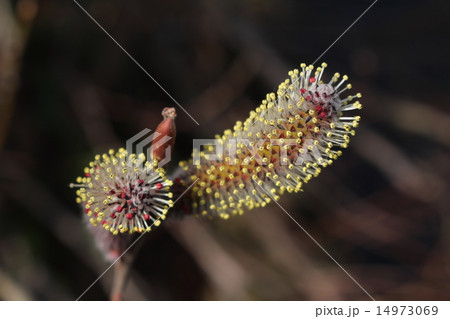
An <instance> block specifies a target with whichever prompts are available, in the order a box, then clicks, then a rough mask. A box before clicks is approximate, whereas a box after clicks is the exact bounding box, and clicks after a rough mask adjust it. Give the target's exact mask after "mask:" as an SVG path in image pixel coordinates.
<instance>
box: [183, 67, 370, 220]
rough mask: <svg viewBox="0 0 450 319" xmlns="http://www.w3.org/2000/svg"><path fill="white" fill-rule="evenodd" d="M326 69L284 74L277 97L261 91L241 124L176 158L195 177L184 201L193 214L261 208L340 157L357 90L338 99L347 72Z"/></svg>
mask: <svg viewBox="0 0 450 319" xmlns="http://www.w3.org/2000/svg"><path fill="white" fill-rule="evenodd" d="M326 66H327V65H326V64H325V63H323V64H322V66H321V67H318V68H316V69H315V70H314V67H313V66H312V65H310V66H306V65H305V64H301V69H300V70H293V71H290V72H289V77H290V78H289V79H287V80H285V81H284V82H283V83H281V84H280V86H279V87H278V91H277V95H275V94H274V93H271V94H268V95H267V97H266V99H265V100H263V101H262V103H261V105H260V106H259V107H258V108H256V110H254V111H252V112H250V116H249V118H248V119H247V120H245V122H240V121H239V122H237V123H236V125H235V126H234V129H233V130H226V131H225V132H224V134H223V136H217V137H216V139H217V142H216V143H215V146H212V145H210V146H209V147H207V148H206V150H203V151H200V152H199V153H197V152H196V150H194V153H193V160H191V161H189V162H182V163H180V165H181V166H182V167H183V168H184V169H185V170H186V171H187V172H188V176H189V177H188V179H190V180H191V181H195V180H197V179H198V181H197V182H196V183H195V185H194V186H193V187H192V191H191V192H190V195H189V196H191V198H190V200H189V201H188V202H189V203H190V206H191V207H190V210H191V211H192V213H193V214H196V215H210V216H219V217H222V218H224V219H226V218H228V217H229V216H231V215H236V214H242V213H243V212H244V209H245V208H247V209H253V208H255V207H259V206H265V205H266V204H267V203H269V202H270V201H271V199H274V200H278V198H279V195H281V194H283V193H284V192H285V191H287V192H298V191H300V190H301V189H302V187H303V185H304V184H306V183H307V182H308V181H309V180H310V179H311V178H312V177H316V176H318V175H319V173H320V172H321V170H322V168H323V167H326V166H328V165H330V164H331V163H332V162H333V160H335V159H337V158H338V157H339V156H340V155H341V150H340V148H346V147H347V146H348V144H349V141H350V135H354V134H355V131H354V128H356V127H357V126H358V122H359V120H360V116H356V115H354V114H353V112H350V111H353V110H356V109H361V107H362V106H361V103H359V102H358V101H357V98H360V97H361V94H360V93H357V94H355V95H349V96H347V97H345V98H343V97H342V95H343V93H344V92H345V91H347V90H349V89H351V84H346V83H345V82H346V81H347V80H348V77H347V76H346V75H344V76H342V77H341V76H340V75H339V73H335V74H334V75H333V77H332V78H331V80H330V81H329V82H326V81H324V80H323V79H322V75H323V72H324V69H325V68H326ZM186 182H187V183H188V182H190V181H189V180H188V181H186Z"/></svg>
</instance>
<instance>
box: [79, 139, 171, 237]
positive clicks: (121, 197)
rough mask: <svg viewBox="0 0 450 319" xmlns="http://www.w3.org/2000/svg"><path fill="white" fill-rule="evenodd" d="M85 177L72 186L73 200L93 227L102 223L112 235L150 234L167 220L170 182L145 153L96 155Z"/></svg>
mask: <svg viewBox="0 0 450 319" xmlns="http://www.w3.org/2000/svg"><path fill="white" fill-rule="evenodd" d="M84 175H85V176H83V177H78V178H77V184H71V187H76V188H78V189H77V191H76V194H77V199H76V201H77V203H80V204H82V205H83V207H84V211H85V213H86V215H87V216H89V217H90V219H89V221H90V222H91V223H92V224H93V225H94V226H97V225H98V224H101V225H102V226H103V227H104V228H105V229H106V230H108V231H110V232H111V233H113V234H114V235H117V234H119V233H126V232H128V233H134V232H146V231H150V230H151V227H152V226H153V225H154V226H158V225H159V224H160V223H161V220H164V219H165V218H166V213H167V211H168V209H169V208H170V207H171V206H172V204H173V201H172V200H171V198H172V193H170V192H169V189H170V186H171V185H172V181H170V180H167V179H165V178H164V170H163V169H162V168H157V162H148V161H146V157H145V155H144V154H139V155H136V154H128V153H127V151H126V150H125V149H123V148H121V149H119V150H118V151H117V152H115V151H114V150H110V151H109V153H108V154H103V155H96V156H95V159H94V161H92V162H90V163H89V166H88V167H86V168H85V169H84Z"/></svg>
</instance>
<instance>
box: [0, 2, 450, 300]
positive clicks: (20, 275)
mask: <svg viewBox="0 0 450 319" xmlns="http://www.w3.org/2000/svg"><path fill="white" fill-rule="evenodd" d="M371 2H372V1H345V2H342V1H331V0H326V1H294V0H228V1H225V0H223V1H219V0H196V1H181V0H164V1H144V0H140V1H112V0H108V1H106V0H96V1H85V0H82V1H81V0H80V4H81V5H82V6H84V7H85V8H86V9H87V10H88V11H89V12H90V13H91V14H92V15H93V16H94V17H95V18H96V19H98V21H99V23H100V24H101V25H102V26H103V27H104V28H105V29H106V30H108V31H109V32H110V33H111V35H112V36H113V37H114V38H115V39H116V40H117V41H118V42H119V43H120V44H121V45H122V46H123V47H124V48H125V49H126V50H128V51H129V52H130V54H131V55H133V57H134V58H135V59H136V60H137V61H138V62H139V63H140V64H141V65H142V66H143V67H144V68H145V69H146V70H147V71H148V72H149V73H150V74H151V75H152V76H154V77H155V78H156V79H157V80H158V81H159V82H160V83H161V85H162V86H163V87H164V88H165V89H166V90H168V91H169V92H170V93H171V94H172V95H173V96H174V97H175V99H177V100H178V101H179V102H180V103H181V104H182V105H183V106H184V107H185V108H186V109H187V110H188V111H189V113H190V114H191V115H192V116H193V117H194V118H195V119H196V120H197V121H198V122H199V124H200V125H199V126H197V125H196V124H195V123H194V122H193V121H192V120H191V119H190V118H189V117H188V116H186V114H184V113H183V112H182V111H181V110H180V109H178V110H177V112H178V118H177V131H178V136H177V142H176V148H175V153H174V155H173V158H174V160H173V161H172V162H171V168H170V170H173V169H174V168H175V167H176V166H177V163H178V161H179V160H184V159H187V158H188V157H189V155H190V152H191V145H192V139H193V138H212V137H213V136H214V134H217V133H222V132H223V130H225V129H227V128H231V127H232V125H233V124H234V122H235V121H237V120H244V119H245V118H246V117H247V115H248V113H249V111H250V110H252V109H253V108H254V107H255V106H257V105H259V103H260V100H261V99H262V98H264V97H265V94H266V93H268V92H271V91H273V90H274V89H275V88H276V87H277V86H278V84H279V83H280V82H281V81H282V80H284V79H285V78H286V76H287V72H288V71H289V70H290V69H293V68H295V67H298V65H299V64H300V63H301V62H305V63H311V62H313V61H314V60H315V59H316V58H317V57H318V56H319V55H320V54H321V53H322V52H323V51H324V50H325V49H326V48H327V47H328V46H329V45H330V44H331V43H332V42H333V41H334V40H335V39H336V38H337V37H338V36H339V35H340V34H341V33H342V32H343V31H344V30H345V29H346V28H347V27H348V26H349V25H350V24H351V23H352V22H353V21H354V20H355V19H356V18H357V17H358V16H359V15H360V14H361V13H362V12H363V11H364V10H365V9H366V8H367V7H368V6H369V5H370V4H371ZM449 9H450V5H449V3H448V2H445V1H429V2H425V1H412V0H409V1H382V0H381V1H379V2H378V3H377V4H375V6H374V7H373V8H372V9H371V10H370V11H369V12H368V13H367V14H366V15H365V16H364V17H362V18H361V20H360V21H359V22H358V23H357V24H356V25H355V26H354V27H353V28H352V29H350V31H349V32H348V33H347V34H345V35H344V36H343V37H342V39H340V40H339V41H338V42H337V43H336V45H335V46H334V47H332V48H331V49H330V51H328V52H327V53H326V55H325V56H324V57H323V58H322V59H321V60H320V61H319V62H322V61H326V62H327V63H328V65H329V68H328V72H329V73H328V75H329V74H332V73H334V72H340V73H341V74H348V75H349V76H350V80H351V82H352V84H353V87H354V88H355V89H354V91H353V92H357V91H359V92H361V93H362V94H363V99H362V103H363V105H364V108H363V110H362V117H363V120H362V123H361V126H360V127H359V129H358V133H357V135H356V136H355V137H354V139H353V140H352V142H351V144H350V148H349V149H347V150H345V152H344V155H343V156H342V157H341V158H340V159H339V160H338V161H336V163H335V164H333V165H332V166H331V167H329V168H327V169H325V170H324V171H323V173H322V174H321V175H320V176H319V177H318V178H317V179H314V180H312V181H311V182H310V183H309V184H307V185H306V188H305V191H304V193H301V194H290V195H285V196H284V197H282V199H281V201H280V203H281V205H283V207H285V208H286V210H287V211H288V212H290V213H291V215H292V216H293V217H294V218H296V220H297V221H298V222H299V223H300V224H301V225H302V226H303V227H305V228H306V229H307V230H308V231H309V232H310V233H311V235H312V236H313V237H314V238H316V239H317V241H318V242H319V243H321V244H322V245H323V246H324V247H325V249H326V250H328V251H329V252H330V254H331V255H332V256H333V257H334V258H335V259H336V260H337V261H338V262H339V263H340V264H341V265H342V266H343V267H344V268H345V269H346V270H347V271H348V272H349V273H350V274H352V276H353V277H354V278H355V279H356V280H357V281H358V282H359V283H360V284H361V285H362V286H363V287H364V288H365V289H366V290H367V291H368V292H369V293H370V294H371V295H373V297H374V298H375V299H377V300H396V299H398V300H418V299H425V300H448V299H449V298H450V289H449V288H450V281H449V274H450V250H449V247H450V234H449V231H450V215H449V208H450V197H449V196H448V194H449V179H450V149H449V148H450V134H449V132H448V130H449V127H450V114H449V106H448V105H449V104H450V98H449V94H448V87H449V85H450V77H449V71H450V67H449V61H448V57H449V53H450V52H449V28H448V19H449V16H448V15H449V13H448V12H449ZM166 106H174V103H173V101H171V100H170V98H169V97H168V96H167V95H166V94H164V92H162V91H161V90H160V89H159V88H158V87H157V86H156V84H155V83H154V82H153V81H152V80H151V79H150V78H149V77H147V75H145V73H144V72H142V70H140V69H139V67H137V66H136V65H135V64H134V63H133V62H132V61H131V60H130V59H129V58H128V57H127V56H126V55H125V54H124V53H123V52H122V51H121V50H120V49H119V48H118V47H117V45H116V44H115V43H114V42H113V41H112V40H111V39H109V38H108V37H107V36H106V35H105V34H104V33H103V31H101V30H100V29H99V27H98V26H97V25H95V24H94V23H93V22H92V21H91V20H90V19H89V18H88V17H87V16H86V14H85V13H83V12H82V11H81V10H80V8H79V7H78V6H77V5H76V4H75V3H74V2H73V1H37V0H19V1H8V0H0V108H1V109H0V147H1V149H0V152H1V153H0V213H1V222H0V299H2V300H26V299H30V300H74V299H76V298H77V297H78V296H79V295H80V294H81V293H82V292H83V291H84V290H85V289H86V288H87V287H88V286H89V285H90V284H91V283H92V282H93V281H94V280H95V279H96V278H97V276H98V275H99V274H101V273H102V272H103V271H104V269H106V267H107V266H108V264H107V263H105V262H104V261H103V260H102V258H101V256H100V254H99V253H98V252H97V251H96V249H95V248H94V246H93V245H92V242H91V239H90V237H89V235H88V234H87V233H86V231H85V230H84V226H83V224H82V222H81V213H80V211H79V208H78V207H77V204H76V203H75V196H74V191H73V190H72V189H69V187H68V184H69V183H71V182H73V181H74V180H75V178H76V177H77V176H78V175H80V174H81V173H82V169H83V167H84V166H85V165H86V164H87V162H88V161H90V160H91V158H92V157H93V156H94V154H96V153H98V152H105V151H106V150H107V149H109V148H111V147H112V148H118V147H121V146H123V145H124V143H125V141H126V139H127V138H129V137H131V136H133V135H134V134H136V133H137V132H139V131H140V130H142V129H144V128H150V129H155V128H156V126H157V124H158V123H159V121H160V120H161V115H160V112H161V110H162V109H163V108H164V107H166ZM163 225H164V226H162V227H161V228H160V229H158V231H155V232H152V233H150V234H148V235H146V243H145V245H144V247H143V248H142V251H141V253H140V254H139V255H138V257H137V260H136V263H135V267H134V270H133V272H132V276H131V281H130V283H129V285H128V287H127V290H126V292H125V299H128V300H353V299H356V300H368V296H367V295H365V294H364V292H363V291H362V290H361V289H360V288H358V287H357V286H356V285H355V284H354V282H353V281H352V280H351V279H350V278H349V277H348V276H347V275H346V274H345V273H344V272H343V271H342V270H341V269H340V268H339V267H338V266H337V265H336V264H335V263H334V262H333V261H332V260H330V258H328V257H327V256H326V255H325V254H324V253H323V252H322V251H321V250H320V249H319V248H318V247H317V246H316V245H315V244H314V243H313V242H312V241H311V240H310V238H308V237H307V236H306V235H305V234H304V233H303V232H302V231H301V229H299V227H298V226H297V225H296V224H295V223H294V222H292V221H291V220H290V219H289V217H287V216H286V215H285V214H284V213H283V211H282V210H281V209H279V207H277V206H276V205H274V204H272V205H270V206H269V207H267V208H265V209H258V210H255V211H251V212H248V213H246V214H244V216H242V217H238V218H232V219H230V220H228V221H222V220H212V221H208V220H198V219H194V218H186V219H184V220H182V221H167V222H165V223H164V224H163ZM111 275H112V274H111V273H110V272H108V273H107V274H106V275H105V276H104V277H103V278H102V280H100V281H99V282H98V283H97V284H96V285H94V286H93V287H92V289H90V290H89V291H88V292H87V293H86V294H85V295H84V296H83V298H82V299H83V300H104V299H108V294H109V289H110V285H111V284H110V282H111Z"/></svg>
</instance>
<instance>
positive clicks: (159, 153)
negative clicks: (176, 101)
mask: <svg viewBox="0 0 450 319" xmlns="http://www.w3.org/2000/svg"><path fill="white" fill-rule="evenodd" d="M161 114H162V116H163V118H164V119H163V121H162V122H161V123H159V125H158V127H157V128H156V132H157V133H159V134H156V135H157V136H156V138H155V139H154V140H153V142H152V146H151V148H150V151H151V154H152V158H153V159H155V160H157V161H158V162H160V161H162V160H163V159H165V158H166V157H167V155H166V149H168V151H169V152H170V153H169V154H172V151H173V145H174V144H175V136H176V128H175V117H176V116H177V113H176V112H175V108H173V107H166V108H164V110H163V111H162V112H161Z"/></svg>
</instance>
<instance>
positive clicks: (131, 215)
mask: <svg viewBox="0 0 450 319" xmlns="http://www.w3.org/2000/svg"><path fill="white" fill-rule="evenodd" d="M125 217H126V218H127V219H132V218H133V214H132V213H127V214H126V215H125Z"/></svg>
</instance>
